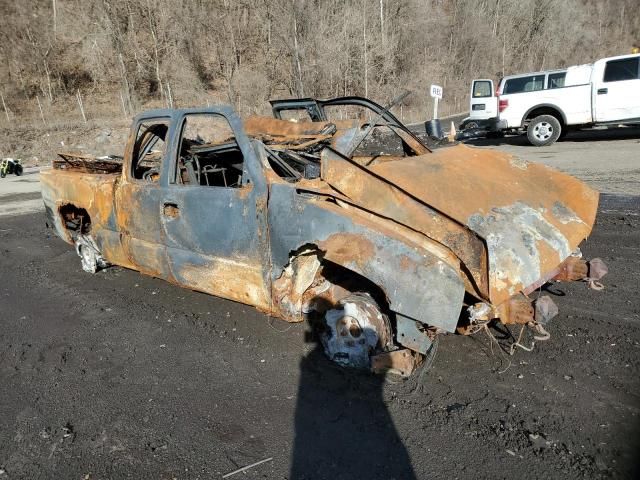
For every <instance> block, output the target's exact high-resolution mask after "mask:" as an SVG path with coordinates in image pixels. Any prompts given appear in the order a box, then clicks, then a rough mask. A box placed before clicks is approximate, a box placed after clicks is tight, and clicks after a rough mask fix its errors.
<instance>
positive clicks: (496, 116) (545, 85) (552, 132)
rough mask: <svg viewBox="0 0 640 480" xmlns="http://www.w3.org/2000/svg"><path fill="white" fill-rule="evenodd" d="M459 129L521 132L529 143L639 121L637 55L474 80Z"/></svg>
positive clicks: (549, 141) (544, 142) (539, 143)
mask: <svg viewBox="0 0 640 480" xmlns="http://www.w3.org/2000/svg"><path fill="white" fill-rule="evenodd" d="M470 103H471V114H470V116H469V117H468V118H466V119H465V120H464V122H463V128H465V127H466V128H468V127H469V126H471V127H474V126H476V127H481V128H486V129H487V130H489V131H493V132H506V131H524V132H526V134H527V138H528V139H529V142H530V143H531V144H532V145H536V146H543V145H550V144H552V143H554V142H555V141H556V140H558V138H561V137H562V136H564V135H565V134H566V133H567V132H568V131H569V130H571V129H575V128H583V127H592V126H596V125H631V124H640V54H634V55H621V56H617V57H609V58H603V59H601V60H598V61H596V62H594V63H593V64H587V65H578V66H574V67H569V68H567V69H563V70H548V71H544V72H535V73H527V74H522V75H511V76H507V77H504V78H503V79H501V80H500V82H499V85H498V88H497V91H495V93H494V89H493V81H492V80H487V79H478V80H474V81H473V82H472V85H471V102H470Z"/></svg>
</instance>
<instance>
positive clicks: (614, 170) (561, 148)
mask: <svg viewBox="0 0 640 480" xmlns="http://www.w3.org/2000/svg"><path fill="white" fill-rule="evenodd" d="M467 143H468V144H469V145H475V146H478V147H489V148H498V149H500V150H504V151H506V152H509V153H512V154H514V155H517V156H518V157H520V158H522V159H523V160H528V161H532V162H540V163H544V164H546V165H549V166H551V167H554V168H557V169H559V170H563V171H565V172H567V173H570V174H571V175H575V176H576V177H578V178H580V179H582V180H584V181H585V182H587V183H589V184H591V185H592V186H593V187H595V188H596V189H598V190H599V191H600V192H606V193H616V194H622V195H640V128H629V127H626V128H609V129H597V130H596V129H587V130H580V131H576V132H569V133H568V134H567V136H566V137H565V138H564V139H563V140H561V141H559V142H556V143H554V144H553V145H549V146H548V147H532V146H531V145H530V144H529V143H528V142H527V139H526V137H525V136H524V135H520V136H507V137H505V138H500V139H479V140H471V141H469V142H467Z"/></svg>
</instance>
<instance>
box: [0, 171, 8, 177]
mask: <svg viewBox="0 0 640 480" xmlns="http://www.w3.org/2000/svg"><path fill="white" fill-rule="evenodd" d="M6 176H7V172H5V171H4V170H0V178H4V177H6Z"/></svg>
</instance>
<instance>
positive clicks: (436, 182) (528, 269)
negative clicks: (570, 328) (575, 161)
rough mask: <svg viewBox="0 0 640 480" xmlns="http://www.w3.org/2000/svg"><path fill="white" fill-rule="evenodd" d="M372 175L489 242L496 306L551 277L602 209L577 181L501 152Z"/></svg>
mask: <svg viewBox="0 0 640 480" xmlns="http://www.w3.org/2000/svg"><path fill="white" fill-rule="evenodd" d="M369 169H370V170H371V171H372V172H373V173H374V174H375V175H377V176H380V177H382V178H384V179H386V180H387V181H389V182H391V183H393V184H395V185H396V186H397V187H398V188H400V189H401V190H403V191H405V192H406V193H407V194H408V195H410V196H413V197H415V198H416V199H418V200H419V201H421V202H422V203H424V204H425V205H427V206H429V207H431V208H433V209H434V210H437V211H439V212H440V213H442V214H443V215H445V216H448V217H450V218H452V219H454V220H456V221H457V222H460V223H461V224H464V225H466V226H467V227H468V228H469V229H471V230H473V231H474V232H475V233H476V234H477V235H479V236H480V237H482V238H483V239H484V240H485V242H486V245H487V254H488V276H489V287H490V297H491V300H492V302H493V303H494V304H498V303H501V302H502V301H504V300H506V299H507V298H508V297H510V296H511V295H513V294H515V293H517V292H518V291H521V290H524V289H526V288H527V287H529V286H531V285H532V284H535V283H536V282H539V281H540V279H543V278H547V277H548V276H549V275H551V273H553V271H554V270H555V269H557V267H558V266H559V264H560V263H561V262H562V261H563V260H565V259H566V258H567V257H568V256H569V255H570V254H571V253H572V252H573V251H574V250H575V249H576V247H577V246H578V244H579V243H580V242H581V241H582V240H583V239H585V238H586V237H587V236H588V235H589V233H590V232H591V229H592V227H593V223H594V221H595V215H596V210H597V206H598V192H597V191H595V190H593V189H591V188H589V187H588V186H587V185H586V184H584V183H583V182H581V181H579V180H577V179H576V178H574V177H571V176H570V175H567V174H564V173H561V172H559V171H557V170H554V169H552V168H550V167H547V166H545V165H541V164H537V163H529V162H525V161H523V160H521V159H519V158H517V157H515V156H512V155H508V154H505V153H502V152H497V151H495V150H485V149H478V148H472V147H467V146H464V145H459V146H455V147H451V148H447V149H442V150H438V151H436V152H434V153H429V154H426V155H421V156H418V157H411V158H406V159H403V160H399V161H393V162H386V163H380V164H377V165H374V166H370V167H369Z"/></svg>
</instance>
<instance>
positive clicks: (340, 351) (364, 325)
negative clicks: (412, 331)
mask: <svg viewBox="0 0 640 480" xmlns="http://www.w3.org/2000/svg"><path fill="white" fill-rule="evenodd" d="M325 323H326V327H327V328H326V330H325V331H324V332H323V333H322V335H321V336H320V341H321V342H322V346H323V347H324V351H325V353H326V355H327V356H328V357H329V359H330V360H333V361H334V362H336V363H339V364H341V365H344V366H348V367H355V368H369V367H370V365H371V361H370V357H371V355H373V354H376V353H380V352H382V351H386V350H388V349H389V348H390V347H391V346H392V345H393V332H392V330H391V323H390V322H389V318H388V317H387V316H386V315H385V314H384V313H382V311H381V310H380V307H379V306H378V304H377V303H376V302H375V300H374V299H373V298H372V297H371V296H370V295H368V294H366V293H353V294H351V295H348V296H347V297H345V298H343V299H342V300H340V302H339V303H338V305H337V306H336V307H335V308H333V309H331V310H328V311H327V312H326V313H325Z"/></svg>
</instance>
